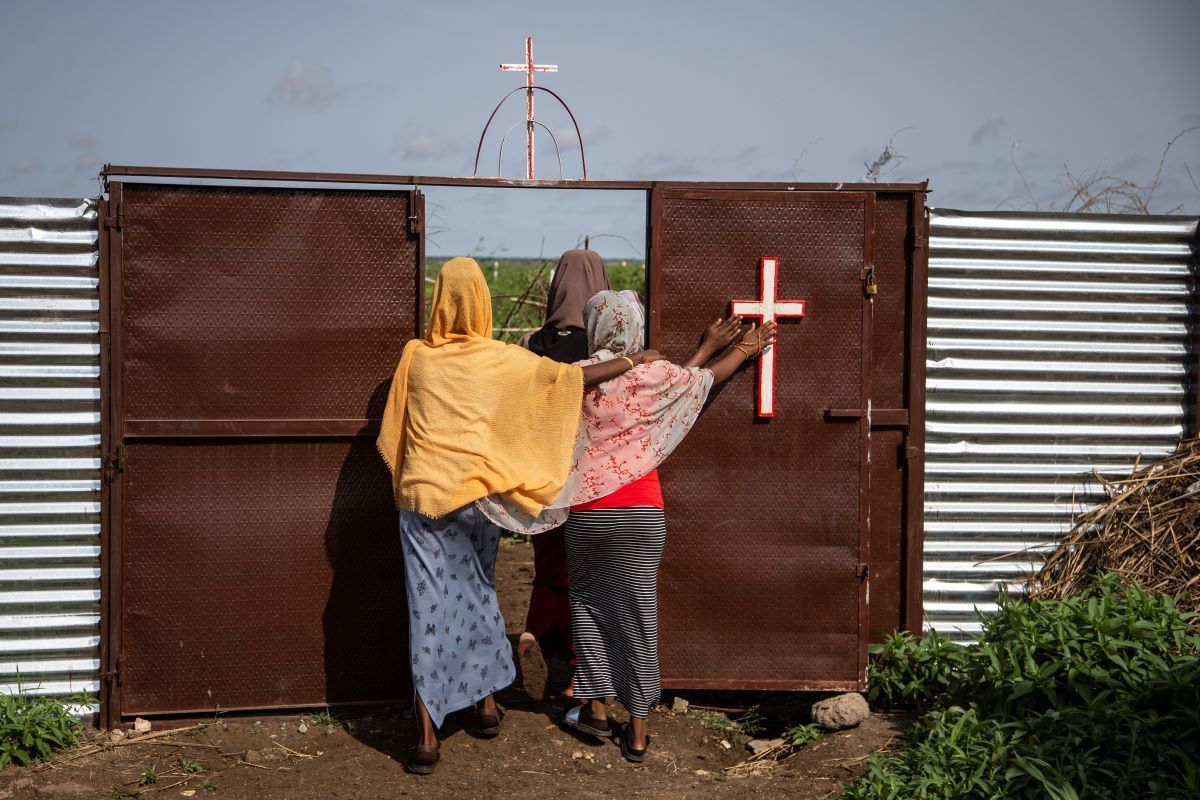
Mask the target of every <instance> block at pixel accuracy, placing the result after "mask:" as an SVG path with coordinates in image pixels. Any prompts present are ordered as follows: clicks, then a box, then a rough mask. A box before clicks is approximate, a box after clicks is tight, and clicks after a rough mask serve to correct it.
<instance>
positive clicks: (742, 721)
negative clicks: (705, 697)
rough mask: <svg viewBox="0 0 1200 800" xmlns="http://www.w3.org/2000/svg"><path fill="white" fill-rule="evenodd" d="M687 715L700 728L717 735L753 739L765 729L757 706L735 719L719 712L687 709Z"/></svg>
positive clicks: (763, 720) (763, 719)
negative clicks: (733, 735) (726, 734)
mask: <svg viewBox="0 0 1200 800" xmlns="http://www.w3.org/2000/svg"><path fill="white" fill-rule="evenodd" d="M687 713H688V716H689V717H691V718H692V719H694V720H696V721H697V722H699V723H700V724H701V726H703V727H705V728H708V729H709V730H713V731H717V732H718V733H731V734H737V735H741V736H745V737H747V738H750V739H753V738H754V737H755V736H757V735H758V734H760V733H762V732H763V731H764V730H765V729H766V724H765V723H766V720H765V718H764V717H763V715H762V714H761V713H760V712H759V710H758V706H752V707H751V708H750V709H748V710H747V711H746V712H745V713H743V714H740V715H739V716H738V717H736V718H735V719H730V718H729V717H728V716H727V715H725V714H722V713H721V712H719V711H707V710H701V709H688V712H687Z"/></svg>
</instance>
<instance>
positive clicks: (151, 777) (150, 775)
mask: <svg viewBox="0 0 1200 800" xmlns="http://www.w3.org/2000/svg"><path fill="white" fill-rule="evenodd" d="M152 783H158V773H157V772H156V771H155V769H154V767H146V768H145V769H144V770H142V774H141V775H140V776H139V777H138V782H137V785H138V786H149V785H150V784H152Z"/></svg>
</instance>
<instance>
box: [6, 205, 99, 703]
mask: <svg viewBox="0 0 1200 800" xmlns="http://www.w3.org/2000/svg"><path fill="white" fill-rule="evenodd" d="M97 261H98V253H97V220H96V201H95V200H73V199H67V200H64V199H31V198H19V199H13V198H0V692H9V691H15V690H16V689H17V685H18V683H19V684H20V686H21V687H22V688H23V689H24V691H26V692H30V693H56V694H66V693H73V692H77V691H81V690H87V691H90V692H93V693H95V692H96V691H97V690H98V684H97V673H98V671H99V664H100V662H99V655H98V654H99V632H100V483H99V478H100V474H99V470H100V455H99V453H100V411H99V409H100V359H99V295H98V289H97V284H98V282H99V280H98V275H97Z"/></svg>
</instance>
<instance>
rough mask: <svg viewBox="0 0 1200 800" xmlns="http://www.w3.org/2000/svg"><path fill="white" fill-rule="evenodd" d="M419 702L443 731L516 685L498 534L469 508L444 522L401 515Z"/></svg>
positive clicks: (496, 530) (496, 528)
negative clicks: (499, 594)
mask: <svg viewBox="0 0 1200 800" xmlns="http://www.w3.org/2000/svg"><path fill="white" fill-rule="evenodd" d="M400 541H401V544H402V545H403V547H404V572H405V584H406V588H407V591H408V609H409V629H408V630H409V633H408V641H409V650H410V652H411V663H412V677H413V695H414V697H413V699H414V702H415V700H416V697H417V696H419V697H420V698H421V700H423V701H424V703H425V708H426V709H427V710H428V711H429V715H430V716H431V717H432V718H433V724H434V725H436V726H438V727H441V725H442V722H443V720H445V718H446V716H447V715H448V714H451V713H453V712H455V711H458V710H459V709H463V708H467V707H469V706H471V705H474V704H475V703H477V702H479V701H480V700H482V699H483V698H484V697H487V696H488V695H489V694H491V693H492V692H496V691H499V690H500V689H503V688H504V687H505V686H508V685H509V684H510V683H512V682H513V680H514V679H515V678H516V669H515V667H514V665H513V655H512V646H511V645H510V644H509V642H508V639H507V638H505V636H504V618H503V617H502V616H501V615H500V606H499V604H498V603H497V601H496V580H495V575H496V550H497V547H498V546H499V543H500V529H499V528H498V527H497V526H496V525H494V524H493V523H492V522H490V521H489V520H488V519H487V518H486V517H485V516H483V514H481V513H480V512H479V511H477V510H476V508H475V505H474V504H471V505H467V506H463V507H462V508H460V509H458V510H457V511H453V512H451V513H449V514H447V515H446V516H444V517H442V518H440V519H429V518H428V517H423V516H421V515H420V514H416V513H413V512H411V511H401V512H400Z"/></svg>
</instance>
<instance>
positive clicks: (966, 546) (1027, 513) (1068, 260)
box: [924, 209, 1197, 639]
mask: <svg viewBox="0 0 1200 800" xmlns="http://www.w3.org/2000/svg"><path fill="white" fill-rule="evenodd" d="M931 222H932V230H931V233H932V236H931V239H930V253H931V258H930V279H929V339H928V343H929V357H928V373H927V374H928V381H927V386H928V397H929V404H928V406H929V418H928V424H927V426H926V431H927V436H928V442H929V444H928V459H927V462H926V469H925V475H926V495H925V497H926V504H925V527H926V530H927V535H926V540H925V546H924V558H925V568H924V595H925V626H926V628H929V629H934V630H937V631H938V632H939V633H942V634H945V635H948V636H951V637H954V638H960V639H964V638H968V637H970V635H972V634H974V633H976V632H978V630H979V628H980V622H979V620H978V617H977V614H978V613H979V612H982V613H985V614H986V613H990V612H992V611H993V610H994V609H995V608H996V596H997V591H998V588H999V586H1000V584H1002V583H1006V584H1008V586H1009V588H1010V590H1011V591H1013V592H1014V593H1019V592H1021V591H1023V588H1024V584H1023V578H1024V576H1025V575H1026V574H1027V573H1029V572H1030V571H1032V570H1036V569H1038V568H1039V567H1040V566H1041V563H1042V560H1043V557H1044V554H1045V553H1046V551H1047V550H1048V549H1050V548H1053V547H1054V546H1055V545H1056V542H1057V541H1058V539H1059V538H1060V537H1061V535H1062V534H1063V533H1064V532H1065V531H1066V530H1067V529H1068V528H1069V527H1070V524H1071V517H1072V514H1073V513H1074V512H1077V511H1079V510H1083V509H1086V508H1088V507H1090V505H1091V504H1092V503H1094V502H1095V501H1096V500H1099V499H1101V498H1103V492H1102V490H1101V489H1100V487H1099V486H1098V485H1097V483H1096V482H1095V481H1094V480H1092V479H1091V477H1090V476H1091V473H1092V471H1093V470H1098V471H1100V472H1101V473H1102V474H1107V475H1110V476H1116V475H1121V474H1128V471H1129V469H1130V467H1131V466H1132V465H1133V463H1134V461H1135V459H1138V458H1141V460H1142V463H1145V462H1147V461H1150V460H1153V459H1156V458H1159V457H1161V456H1163V455H1165V454H1167V453H1169V452H1170V451H1171V450H1172V449H1173V448H1174V446H1175V444H1176V443H1177V442H1178V440H1179V438H1180V437H1181V436H1183V435H1185V434H1186V433H1187V432H1189V431H1190V430H1191V429H1192V427H1193V424H1194V423H1193V420H1194V417H1193V415H1194V414H1195V406H1194V403H1195V400H1194V395H1192V392H1194V386H1195V381H1196V362H1195V359H1196V351H1195V348H1194V339H1193V336H1194V333H1193V331H1192V325H1193V324H1194V319H1195V263H1196V253H1195V242H1196V233H1197V219H1196V218H1195V217H1151V216H1115V215H1114V216H1108V215H1099V214H1047V213H1016V212H966V211H953V210H949V209H936V210H934V212H933V214H932V220H931Z"/></svg>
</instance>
